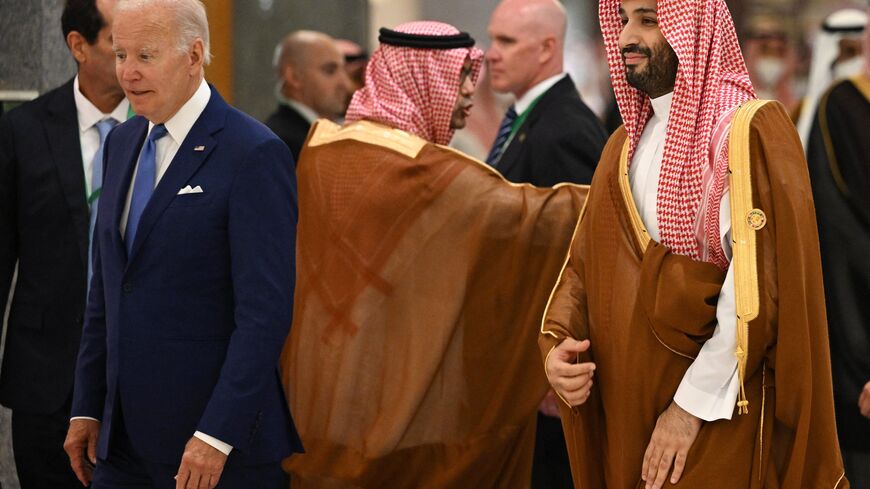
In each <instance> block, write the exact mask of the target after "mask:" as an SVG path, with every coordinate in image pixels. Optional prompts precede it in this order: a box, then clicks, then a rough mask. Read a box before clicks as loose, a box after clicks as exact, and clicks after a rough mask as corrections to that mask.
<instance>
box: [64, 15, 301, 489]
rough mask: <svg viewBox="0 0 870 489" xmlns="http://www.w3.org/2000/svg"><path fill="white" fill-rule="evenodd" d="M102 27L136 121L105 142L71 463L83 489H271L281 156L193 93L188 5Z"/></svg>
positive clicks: (291, 237)
mask: <svg viewBox="0 0 870 489" xmlns="http://www.w3.org/2000/svg"><path fill="white" fill-rule="evenodd" d="M112 34H113V37H114V49H115V53H116V72H117V75H118V79H119V80H120V82H121V86H122V87H123V88H124V92H125V93H126V95H127V98H128V99H129V100H130V103H131V104H132V106H133V109H134V110H135V111H136V113H137V114H140V116H139V117H135V118H133V119H131V120H129V121H128V122H127V123H125V124H122V125H121V126H118V127H117V128H116V129H115V130H113V131H112V132H111V133H110V135H109V137H108V139H107V141H106V145H105V151H104V164H105V167H106V175H105V180H104V185H103V193H102V198H101V199H100V208H99V219H98V222H97V226H96V230H95V232H94V235H95V246H94V249H95V250H94V270H95V272H94V277H93V280H92V282H91V290H90V295H89V298H88V307H87V313H86V317H85V326H84V330H83V332H82V342H81V348H80V351H79V357H78V364H77V367H76V380H75V390H74V395H73V404H72V416H73V419H72V420H71V421H70V428H69V432H68V434H67V440H66V443H65V448H66V450H67V453H68V454H69V456H70V462H71V464H72V466H73V469H74V470H75V471H76V474H77V475H78V477H79V479H80V480H81V481H82V483H84V484H87V483H89V482H92V486H91V487H92V488H93V489H107V488H116V487H143V488H145V487H148V488H154V489H160V488H170V487H175V488H204V487H209V488H213V487H215V486H216V485H217V484H218V483H220V486H219V487H221V488H230V489H233V488H238V489H242V488H244V489H248V488H270V489H271V488H276V489H277V488H280V487H285V486H286V479H285V477H284V474H283V472H282V471H281V467H280V461H281V460H282V459H283V458H284V457H286V456H288V455H289V454H290V453H292V452H295V451H300V450H301V449H302V446H301V442H300V440H299V438H298V436H297V434H296V429H295V427H294V424H293V421H292V419H291V417H290V413H289V411H288V410H287V402H286V399H285V396H284V391H283V389H282V385H281V383H280V381H279V375H278V370H277V362H278V357H279V354H280V352H281V348H282V346H283V342H284V339H285V337H286V335H287V333H288V330H289V327H290V322H291V316H292V302H293V288H294V270H295V262H294V254H295V230H296V215H297V208H296V186H295V178H294V175H293V172H292V167H293V161H292V157H291V155H290V152H289V151H288V150H287V147H286V146H285V145H284V144H283V143H282V142H281V141H280V140H279V139H278V138H277V137H275V136H274V134H272V132H271V131H269V130H268V129H267V128H266V127H265V126H263V125H262V124H260V123H259V122H256V121H254V120H253V119H251V118H250V117H248V116H247V115H245V114H243V113H241V112H240V111H238V110H236V109H234V108H232V107H230V106H229V105H227V104H226V102H224V101H223V100H222V99H221V97H220V95H219V94H218V93H217V91H216V90H215V89H214V88H210V87H209V85H208V84H207V83H206V82H205V80H204V78H203V66H204V65H205V64H207V63H208V61H209V57H210V55H209V49H208V39H209V36H208V22H207V20H206V16H205V8H204V7H203V5H202V3H201V2H200V1H199V0H175V1H173V2H166V1H156V0H153V1H147V0H146V1H138V2H121V3H119V4H118V6H117V8H116V9H115V22H114V28H113V31H112ZM85 457H87V459H88V460H89V461H90V462H92V463H95V464H96V468H94V469H93V472H91V469H90V467H89V465H88V464H87V462H86V460H85Z"/></svg>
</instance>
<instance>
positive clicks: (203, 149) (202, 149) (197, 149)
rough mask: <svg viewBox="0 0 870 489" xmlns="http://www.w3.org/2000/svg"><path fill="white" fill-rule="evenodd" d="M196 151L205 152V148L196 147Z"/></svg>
mask: <svg viewBox="0 0 870 489" xmlns="http://www.w3.org/2000/svg"><path fill="white" fill-rule="evenodd" d="M193 150H194V151H205V146H196V147H194V148H193Z"/></svg>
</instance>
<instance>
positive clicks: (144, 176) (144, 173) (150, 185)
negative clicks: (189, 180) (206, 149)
mask: <svg viewBox="0 0 870 489" xmlns="http://www.w3.org/2000/svg"><path fill="white" fill-rule="evenodd" d="M165 135H166V126H164V125H163V124H157V125H156V126H154V127H153V128H152V129H151V133H150V134H148V139H147V140H146V141H145V146H144V147H143V148H142V153H141V154H140V155H139V169H138V170H136V178H135V180H134V181H133V195H132V197H131V199H130V212H129V214H128V215H127V229H126V231H125V233H124V243H125V244H126V245H127V256H128V257H129V256H130V255H131V253H132V252H133V242H134V241H135V239H136V230H137V229H138V228H139V219H141V218H142V213H143V212H144V211H145V206H147V205H148V200H149V199H151V194H152V193H154V182H155V181H156V178H157V160H156V155H157V140H158V139H160V138H162V137H163V136H165Z"/></svg>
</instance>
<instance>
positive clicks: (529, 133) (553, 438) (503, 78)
mask: <svg viewBox="0 0 870 489" xmlns="http://www.w3.org/2000/svg"><path fill="white" fill-rule="evenodd" d="M565 29H566V15H565V9H564V7H563V6H562V5H561V4H560V3H559V2H558V1H556V0H504V1H503V2H501V3H500V4H499V5H498V7H497V8H496V10H495V11H494V12H493V14H492V18H491V19H490V24H489V36H490V39H491V45H490V49H489V51H487V53H486V59H487V61H488V63H489V74H490V77H491V83H492V87H493V89H495V90H496V91H498V92H508V93H511V94H513V95H514V97H516V103H515V104H514V105H512V106H511V107H510V108H509V109H508V111H507V114H506V115H505V118H504V120H503V121H502V123H501V126H500V127H499V132H498V135H497V136H496V140H495V142H494V143H493V146H492V149H491V150H490V153H489V156H488V157H487V163H489V164H491V165H492V166H494V167H495V168H496V169H498V171H500V172H501V173H502V175H504V177H505V178H506V179H508V180H510V181H512V182H516V183H531V184H533V185H537V186H542V187H543V186H552V185H556V184H558V183H561V182H571V183H580V184H589V183H591V181H592V174H593V173H594V171H595V167H596V165H597V164H598V158H599V156H600V154H601V150H602V149H603V148H604V144H605V143H606V142H607V134H606V133H605V131H604V128H603V127H602V126H601V123H600V122H599V121H598V119H597V118H596V117H595V114H593V113H592V111H591V110H589V107H587V106H586V104H584V103H583V101H582V100H581V99H580V94H579V93H577V88H576V87H575V86H574V82H573V81H572V80H571V77H570V76H569V75H568V74H566V73H565V72H564V68H563V51H564V46H565ZM555 403H556V400H555V397H554V396H553V394H552V392H551V393H550V394H548V396H547V398H545V399H544V402H543V403H542V404H541V409H540V412H539V414H538V430H537V439H536V444H535V455H534V457H535V459H534V465H533V468H532V487H533V488H547V489H561V488H566V489H569V488H572V487H573V483H572V481H571V471H570V467H569V465H568V452H567V449H566V447H565V439H564V436H563V434H562V426H561V423H560V421H559V418H558V416H559V414H558V409H557V407H556V404H555Z"/></svg>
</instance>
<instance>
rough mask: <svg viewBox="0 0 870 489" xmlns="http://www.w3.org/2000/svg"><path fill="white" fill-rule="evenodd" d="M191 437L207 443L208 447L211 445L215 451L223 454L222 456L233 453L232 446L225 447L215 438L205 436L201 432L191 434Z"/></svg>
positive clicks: (224, 444)
mask: <svg viewBox="0 0 870 489" xmlns="http://www.w3.org/2000/svg"><path fill="white" fill-rule="evenodd" d="M193 436H195V437H197V438H199V439H200V440H202V441H204V442H206V443H208V444H209V445H211V446H212V447H214V448H215V449H216V450H217V451H219V452H221V453H223V454H224V455H227V456H228V455H229V454H230V452H232V451H233V447H232V445H227V444H226V443H224V442H222V441H220V440H218V439H217V438H215V437H213V436H209V435H206V434H205V433H203V432H201V431H197V432H196V433H194V434H193Z"/></svg>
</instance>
